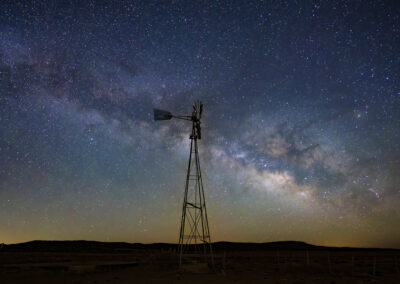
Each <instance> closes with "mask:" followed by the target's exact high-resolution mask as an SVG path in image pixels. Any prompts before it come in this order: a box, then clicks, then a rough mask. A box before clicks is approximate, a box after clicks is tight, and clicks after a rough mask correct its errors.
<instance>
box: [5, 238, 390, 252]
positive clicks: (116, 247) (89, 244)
mask: <svg viewBox="0 0 400 284" xmlns="http://www.w3.org/2000/svg"><path fill="white" fill-rule="evenodd" d="M177 247H178V245H177V244H167V243H153V244H141V243H125V242H97V241H84V240H79V241H30V242H26V243H18V244H10V245H4V246H3V248H2V249H0V251H10V252H11V251H21V252H33V251H40V252H90V253H107V252H109V253H116V252H118V253H124V252H126V253H128V252H131V251H133V250H173V249H176V248H177ZM213 249H214V251H216V252H221V251H263V250H391V249H376V248H349V247H342V248H338V247H325V246H315V245H311V244H307V243H305V242H297V241H281V242H270V243H236V242H216V243H213Z"/></svg>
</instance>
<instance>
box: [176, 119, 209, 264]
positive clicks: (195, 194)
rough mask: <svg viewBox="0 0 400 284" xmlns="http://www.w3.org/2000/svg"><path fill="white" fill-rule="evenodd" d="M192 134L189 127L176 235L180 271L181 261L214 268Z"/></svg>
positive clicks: (193, 132) (195, 140) (197, 154)
mask: <svg viewBox="0 0 400 284" xmlns="http://www.w3.org/2000/svg"><path fill="white" fill-rule="evenodd" d="M195 131H196V130H195V125H194V124H193V128H192V135H191V136H190V139H191V143H190V154H189V163H188V169H187V174H186V182H185V191H184V197H183V206H182V218H181V226H180V232H179V267H180V268H181V267H182V264H183V263H184V262H190V261H205V262H207V263H210V264H211V265H212V266H214V257H213V251H212V246H211V237H210V228H209V225H208V217H207V208H206V202H205V196H204V188H203V180H202V176H201V168H200V159H199V152H198V145H197V136H196V134H195Z"/></svg>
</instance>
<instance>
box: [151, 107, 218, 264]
mask: <svg viewBox="0 0 400 284" xmlns="http://www.w3.org/2000/svg"><path fill="white" fill-rule="evenodd" d="M202 112H203V104H202V103H201V102H200V101H199V100H197V101H195V102H194V104H193V111H192V115H191V116H182V115H173V114H172V113H171V112H169V111H165V110H160V109H154V120H170V119H172V118H176V119H182V120H187V121H191V122H192V132H191V134H190V136H189V138H190V141H191V142H190V153H189V164H188V168H187V174H186V182H185V191H184V196H183V206H182V217H181V226H180V231H179V249H178V251H179V267H182V264H183V263H184V262H186V261H190V260H197V261H198V260H199V259H202V260H203V261H205V262H207V263H211V265H212V266H213V265H214V257H213V251H212V247H211V237H210V229H209V226H208V218H207V208H206V201H205V197H204V189H203V180H202V177H201V168H200V159H199V151H198V145H197V141H198V140H200V139H201V114H202Z"/></svg>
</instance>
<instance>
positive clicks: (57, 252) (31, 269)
mask: <svg viewBox="0 0 400 284" xmlns="http://www.w3.org/2000/svg"><path fill="white" fill-rule="evenodd" d="M213 247H214V251H215V258H214V259H215V261H214V268H212V267H210V266H208V265H207V264H206V263H201V262H198V263H196V262H191V263H185V264H184V265H183V267H182V269H179V267H178V263H177V259H178V256H177V253H176V249H177V246H176V245H173V244H149V245H143V244H128V243H101V242H87V241H62V242H55V241H54V242H49V241H34V242H29V243H23V244H15V245H6V246H3V248H1V249H0V283H2V284H3V283H372V282H374V283H375V282H377V283H400V271H399V270H400V263H399V262H400V250H394V249H355V248H330V247H318V246H312V245H308V244H305V243H301V242H276V243H264V244H247V243H226V242H221V243H215V244H214V246H213Z"/></svg>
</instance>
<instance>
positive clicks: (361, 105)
mask: <svg viewBox="0 0 400 284" xmlns="http://www.w3.org/2000/svg"><path fill="white" fill-rule="evenodd" d="M399 54H400V5H399V4H397V3H396V2H395V1H393V2H392V1H215V0H214V1H171V2H169V1H166V2H162V1H116V2H107V1H104V2H102V1H47V2H46V1H5V2H2V4H1V9H0V105H1V109H0V134H1V135H0V151H1V155H0V242H4V243H15V242H22V241H29V240H33V239H52V240H54V239H57V240H64V239H90V240H100V241H127V242H145V243H149V242H177V241H178V228H179V222H180V214H181V203H182V199H183V189H184V181H185V171H186V166H187V160H188V154H189V145H190V144H189V143H190V140H189V132H190V124H188V123H186V122H182V121H176V120H171V121H161V122H154V121H153V113H152V109H153V108H160V109H167V110H170V111H172V112H173V113H176V114H182V115H186V114H190V111H191V105H192V103H193V101H194V100H195V99H200V100H202V101H203V103H204V115H203V122H202V127H203V128H202V129H203V138H202V140H201V141H200V144H199V147H200V155H201V163H202V170H203V179H204V186H205V194H206V201H207V208H208V217H209V222H210V231H211V238H212V240H213V241H221V240H226V241H252V242H267V241H279V240H298V241H306V242H309V243H313V244H321V245H335V246H336V245H337V246H369V247H372V246H374V247H397V248H400V242H399V240H400V226H398V224H400V206H399V204H400V188H399V185H400V178H399V172H400V148H399V145H400V144H399V141H400V140H399V133H400V111H399V109H400V69H399V66H400V56H399Z"/></svg>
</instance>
